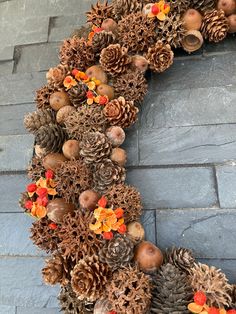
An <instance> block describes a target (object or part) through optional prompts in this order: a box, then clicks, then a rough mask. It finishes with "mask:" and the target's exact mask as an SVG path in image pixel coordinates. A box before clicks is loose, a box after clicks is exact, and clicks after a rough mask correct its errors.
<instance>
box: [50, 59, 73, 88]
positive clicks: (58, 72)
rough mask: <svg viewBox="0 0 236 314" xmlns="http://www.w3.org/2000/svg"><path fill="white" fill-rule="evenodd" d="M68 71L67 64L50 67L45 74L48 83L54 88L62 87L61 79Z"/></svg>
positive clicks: (62, 79)
mask: <svg viewBox="0 0 236 314" xmlns="http://www.w3.org/2000/svg"><path fill="white" fill-rule="evenodd" d="M68 73H70V69H69V67H68V66H67V65H62V64H59V65H58V66H57V67H55V68H50V69H49V71H48V72H47V74H46V78H47V81H48V84H49V85H51V86H54V87H55V88H61V87H63V81H64V79H65V77H66V76H67V75H68Z"/></svg>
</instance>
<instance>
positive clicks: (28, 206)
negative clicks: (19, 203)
mask: <svg viewBox="0 0 236 314" xmlns="http://www.w3.org/2000/svg"><path fill="white" fill-rule="evenodd" d="M32 207H33V202H32V201H30V200H28V201H26V202H25V208H26V209H31V208H32Z"/></svg>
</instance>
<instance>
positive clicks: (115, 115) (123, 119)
mask: <svg viewBox="0 0 236 314" xmlns="http://www.w3.org/2000/svg"><path fill="white" fill-rule="evenodd" d="M138 112H139V110H138V108H137V107H136V106H135V105H134V103H133V101H126V100H125V98H124V97H119V98H117V99H113V100H112V101H110V102H109V103H108V104H107V105H105V107H104V109H103V113H104V116H105V117H106V118H107V120H108V121H109V123H110V125H117V126H120V127H121V128H128V127H130V126H131V125H133V124H134V123H135V122H136V120H137V114H138Z"/></svg>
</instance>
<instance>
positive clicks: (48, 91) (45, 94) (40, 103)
mask: <svg viewBox="0 0 236 314" xmlns="http://www.w3.org/2000/svg"><path fill="white" fill-rule="evenodd" d="M57 91H58V89H56V88H54V87H53V86H51V85H45V86H43V87H41V88H40V89H38V90H36V97H35V101H36V105H37V108H38V109H47V108H50V109H51V106H50V103H49V100H50V96H51V95H52V94H53V93H55V92H57Z"/></svg>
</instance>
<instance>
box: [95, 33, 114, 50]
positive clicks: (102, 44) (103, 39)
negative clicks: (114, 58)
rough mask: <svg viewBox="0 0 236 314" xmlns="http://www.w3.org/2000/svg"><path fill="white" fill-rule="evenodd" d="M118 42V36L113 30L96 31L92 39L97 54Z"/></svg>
mask: <svg viewBox="0 0 236 314" xmlns="http://www.w3.org/2000/svg"><path fill="white" fill-rule="evenodd" d="M115 42H116V36H115V35H114V34H113V33H112V32H106V31H101V32H98V33H95V35H94V36H93V39H92V46H93V50H94V52H95V54H100V52H101V51H102V49H103V48H106V47H108V46H109V45H111V44H114V43H115Z"/></svg>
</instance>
